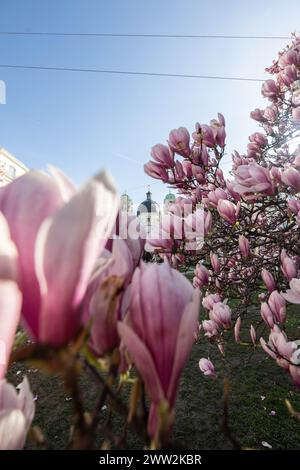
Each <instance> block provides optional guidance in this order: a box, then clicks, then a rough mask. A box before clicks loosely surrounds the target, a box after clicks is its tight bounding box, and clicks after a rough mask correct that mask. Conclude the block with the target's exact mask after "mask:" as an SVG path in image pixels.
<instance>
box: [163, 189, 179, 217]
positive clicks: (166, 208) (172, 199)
mask: <svg viewBox="0 0 300 470" xmlns="http://www.w3.org/2000/svg"><path fill="white" fill-rule="evenodd" d="M175 199H176V197H175V194H173V193H171V191H170V192H169V193H168V194H167V195H166V197H165V199H164V214H169V212H170V206H171V205H172V204H174V202H175Z"/></svg>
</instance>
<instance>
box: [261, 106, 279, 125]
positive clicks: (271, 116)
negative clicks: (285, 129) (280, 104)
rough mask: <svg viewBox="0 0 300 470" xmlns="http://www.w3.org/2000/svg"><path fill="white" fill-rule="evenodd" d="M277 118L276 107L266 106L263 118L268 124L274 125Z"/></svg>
mask: <svg viewBox="0 0 300 470" xmlns="http://www.w3.org/2000/svg"><path fill="white" fill-rule="evenodd" d="M277 116H278V108H277V107H276V106H274V105H273V106H267V107H266V109H265V110H264V117H265V119H266V120H267V121H269V122H270V123H274V122H275V121H276V119H277Z"/></svg>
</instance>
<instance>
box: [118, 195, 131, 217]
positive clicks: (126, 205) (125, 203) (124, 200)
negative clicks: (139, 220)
mask: <svg viewBox="0 0 300 470" xmlns="http://www.w3.org/2000/svg"><path fill="white" fill-rule="evenodd" d="M121 211H122V212H127V214H129V215H133V202H132V199H131V197H129V196H128V194H127V193H126V192H125V193H123V194H122V196H121Z"/></svg>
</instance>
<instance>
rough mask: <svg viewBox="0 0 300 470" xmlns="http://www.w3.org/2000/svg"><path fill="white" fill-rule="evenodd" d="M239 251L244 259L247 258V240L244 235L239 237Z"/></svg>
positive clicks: (248, 250) (248, 251)
mask: <svg viewBox="0 0 300 470" xmlns="http://www.w3.org/2000/svg"><path fill="white" fill-rule="evenodd" d="M239 249H240V252H241V254H242V256H243V257H244V258H247V256H249V253H250V249H249V240H248V239H247V238H246V237H245V236H244V235H240V236H239Z"/></svg>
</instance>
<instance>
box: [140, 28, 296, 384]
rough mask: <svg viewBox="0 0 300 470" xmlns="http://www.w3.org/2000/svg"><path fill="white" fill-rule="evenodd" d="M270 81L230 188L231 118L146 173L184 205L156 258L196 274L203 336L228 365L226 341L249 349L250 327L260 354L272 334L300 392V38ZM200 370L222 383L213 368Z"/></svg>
mask: <svg viewBox="0 0 300 470" xmlns="http://www.w3.org/2000/svg"><path fill="white" fill-rule="evenodd" d="M267 71H268V72H269V73H270V74H272V75H273V76H274V78H273V79H269V80H267V81H265V82H264V83H263V85H262V95H263V96H264V97H265V98H267V99H268V101H269V104H268V106H267V107H266V108H265V109H255V110H254V111H252V113H251V117H252V119H254V120H256V121H257V122H258V123H259V124H260V127H261V129H260V131H259V132H255V133H254V134H252V135H250V137H249V143H248V145H247V153H246V154H244V155H240V154H239V153H238V152H237V151H235V152H234V154H233V155H232V171H231V175H232V178H231V179H230V180H226V179H225V177H224V174H223V171H222V170H221V168H220V166H221V162H222V158H223V157H224V152H225V142H226V131H225V128H226V126H225V119H224V117H223V116H222V115H221V114H219V115H218V119H214V120H212V121H211V122H210V124H209V125H206V124H199V123H197V124H196V128H195V131H194V132H193V133H192V135H190V133H189V132H188V130H187V129H186V128H184V127H180V128H179V129H174V130H172V131H171V132H170V135H169V139H168V145H161V144H158V145H155V146H154V147H153V148H152V151H151V156H152V158H153V160H152V161H150V162H149V163H147V164H146V165H145V171H146V173H147V174H148V175H150V176H152V177H153V178H157V179H160V180H162V181H163V182H165V183H167V184H168V185H169V186H170V187H173V188H175V189H176V190H177V191H178V193H179V195H178V197H177V199H176V201H175V203H174V204H173V206H171V207H170V214H169V215H168V216H167V218H166V217H163V220H162V223H161V227H160V231H159V236H158V237H150V239H149V240H148V249H149V250H152V251H154V253H156V254H157V255H158V256H160V257H166V258H168V259H169V261H170V262H171V263H172V264H173V265H174V266H178V265H179V266H182V267H183V268H184V267H191V266H195V273H194V274H195V277H194V280H193V283H194V286H195V288H196V289H200V290H201V291H202V294H203V299H202V305H203V307H204V310H205V312H206V315H205V318H204V319H203V320H202V322H201V324H200V330H202V332H204V336H205V337H206V338H207V339H208V340H209V341H210V342H213V343H215V344H216V345H217V346H218V347H219V349H220V352H221V353H222V354H223V355H224V354H225V350H226V348H225V346H226V344H225V343H226V338H228V335H227V334H225V331H226V330H230V329H232V330H233V331H234V336H235V340H236V342H240V340H241V338H240V331H241V327H242V323H243V322H245V320H246V319H247V321H246V322H245V324H246V325H247V328H249V334H248V335H249V343H250V344H251V342H252V343H253V344H254V346H255V345H256V344H257V341H258V339H259V337H260V336H262V334H263V332H264V333H265V331H266V328H267V329H270V337H269V342H268V343H266V341H265V340H264V339H263V338H260V343H261V346H262V347H263V349H264V350H265V351H266V353H267V354H269V355H270V356H271V357H273V358H274V359H275V360H276V361H277V363H278V365H279V366H280V367H282V368H284V369H285V370H286V371H288V372H289V373H290V375H291V376H292V379H293V381H294V382H295V384H296V385H297V386H298V387H299V388H300V368H299V362H300V361H299V357H298V350H297V347H298V343H297V341H296V342H295V341H294V342H293V341H289V340H288V338H287V337H286V334H285V333H284V331H283V330H284V323H285V321H286V301H287V302H290V303H296V304H300V279H299V278H298V275H299V270H298V268H299V255H300V233H299V225H300V146H298V147H297V145H296V142H297V137H299V136H300V37H296V36H295V37H294V38H293V41H292V43H291V44H290V45H289V46H287V47H286V48H285V49H284V50H283V51H282V52H280V53H279V55H278V59H277V60H276V61H274V62H273V64H272V66H271V67H269V68H268V69H267ZM166 219H167V220H166ZM197 221H198V222H199V225H198V230H199V228H200V229H201V230H202V235H204V239H203V240H202V243H198V244H196V245H195V246H194V247H192V249H190V248H191V246H190V237H187V236H186V232H185V228H184V227H189V225H190V224H191V223H192V224H196V223H197ZM178 227H180V228H181V227H183V229H182V230H181V232H180V234H179V233H178V232H179V231H178V229H177V228H178ZM193 248H194V249H193ZM258 308H259V311H260V318H256V316H255V312H256V311H257V310H258ZM251 322H252V323H254V322H255V323H254V324H251ZM294 339H297V338H294ZM243 344H245V343H244V342H243ZM199 366H200V369H201V371H203V372H204V374H205V375H210V376H212V377H214V376H215V370H214V366H213V364H212V363H211V361H209V360H208V359H205V358H203V359H201V360H200V363H199Z"/></svg>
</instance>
